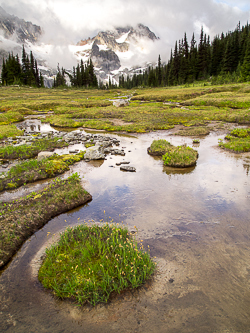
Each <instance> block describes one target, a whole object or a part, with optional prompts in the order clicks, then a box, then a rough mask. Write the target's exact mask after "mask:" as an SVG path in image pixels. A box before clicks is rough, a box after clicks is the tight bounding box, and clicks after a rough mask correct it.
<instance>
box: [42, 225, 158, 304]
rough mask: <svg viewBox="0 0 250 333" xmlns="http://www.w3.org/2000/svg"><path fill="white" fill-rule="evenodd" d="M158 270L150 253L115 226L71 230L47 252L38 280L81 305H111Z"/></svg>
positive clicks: (126, 231) (54, 291) (81, 226)
mask: <svg viewBox="0 0 250 333" xmlns="http://www.w3.org/2000/svg"><path fill="white" fill-rule="evenodd" d="M154 270H155V263H154V262H153V261H152V260H151V259H150V256H149V253H148V252H144V251H143V245H138V244H137V242H136V241H135V240H134V239H132V237H131V234H130V233H129V232H128V230H127V229H125V228H121V227H117V226H115V225H110V224H106V225H104V226H98V225H92V226H87V225H80V226H78V227H76V228H74V229H73V228H68V229H67V230H66V231H65V232H64V233H63V234H62V235H61V238H60V240H59V242H58V244H56V245H54V246H52V247H51V248H50V249H48V250H47V251H46V258H45V260H44V262H43V264H42V266H41V268H40V270H39V275H38V278H39V280H40V282H41V283H42V284H43V286H44V287H45V288H48V289H52V290H53V293H54V294H55V295H56V296H58V297H60V298H62V299H65V298H73V299H75V300H76V301H77V302H78V303H79V304H83V303H85V302H88V303H90V304H92V305H94V306H95V305H96V304H97V303H99V302H107V301H108V299H109V298H110V295H111V293H120V292H121V291H122V290H124V289H127V288H137V287H139V286H141V285H142V284H143V283H144V282H145V280H147V279H148V278H149V277H150V276H151V275H152V274H153V272H154Z"/></svg>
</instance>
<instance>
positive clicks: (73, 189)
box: [0, 174, 92, 268]
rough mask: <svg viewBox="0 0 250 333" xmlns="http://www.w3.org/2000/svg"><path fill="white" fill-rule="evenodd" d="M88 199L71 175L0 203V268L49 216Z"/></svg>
mask: <svg viewBox="0 0 250 333" xmlns="http://www.w3.org/2000/svg"><path fill="white" fill-rule="evenodd" d="M91 199H92V197H91V195H90V194H89V193H88V192H87V191H85V190H84V189H83V188H82V186H81V180H80V177H79V176H78V175H77V174H73V175H72V176H70V177H69V178H68V179H64V180H60V179H56V180H55V181H54V182H53V183H52V184H51V185H49V186H48V187H47V188H45V189H44V190H43V191H41V192H38V193H36V192H32V193H31V194H29V195H27V196H26V197H23V198H20V199H18V200H14V201H11V202H6V203H5V202H0V268H1V267H2V266H4V265H5V264H6V263H7V262H8V261H9V260H10V259H11V257H12V256H13V255H14V254H15V253H16V251H17V250H18V249H19V248H20V247H21V245H22V244H23V242H24V241H25V240H26V239H28V238H29V237H30V236H31V235H32V234H33V233H34V232H35V231H37V230H38V229H39V228H41V227H42V226H43V225H44V224H45V223H47V222H48V221H49V220H50V219H51V218H52V217H54V216H56V215H59V214H61V213H64V212H67V211H69V210H70V209H73V208H76V207H79V206H80V205H83V204H85V203H86V202H88V201H90V200H91ZM45 207H46V209H45Z"/></svg>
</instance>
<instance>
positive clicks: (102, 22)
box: [0, 0, 250, 67]
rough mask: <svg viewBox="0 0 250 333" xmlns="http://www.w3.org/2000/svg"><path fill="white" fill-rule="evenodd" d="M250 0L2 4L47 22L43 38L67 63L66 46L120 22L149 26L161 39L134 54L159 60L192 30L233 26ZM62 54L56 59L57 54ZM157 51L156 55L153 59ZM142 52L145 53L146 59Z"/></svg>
mask: <svg viewBox="0 0 250 333" xmlns="http://www.w3.org/2000/svg"><path fill="white" fill-rule="evenodd" d="M247 2H248V1H244V0H242V1H233V0H225V1H219V0H217V1H215V0H192V1H187V0H158V1H157V2H152V0H137V1H136V2H135V1H134V0H71V1H68V0H39V1H38V0H9V1H8V3H6V1H4V0H0V5H1V6H2V7H3V8H4V9H5V10H6V11H7V12H8V13H10V14H13V15H16V16H18V17H20V18H23V19H25V20H27V21H31V22H32V23H35V24H38V25H40V26H41V27H42V29H43V31H44V34H43V38H42V42H44V44H53V45H54V50H53V52H54V57H53V58H54V59H50V61H52V62H53V60H54V62H56V61H59V62H60V64H62V65H63V66H65V67H67V66H68V65H69V64H70V63H71V61H72V62H73V63H72V64H71V67H72V66H73V65H75V63H76V61H75V59H74V57H72V55H70V51H69V50H68V48H67V45H69V44H75V43H77V42H78V41H79V40H81V39H85V38H88V37H93V36H95V35H96V34H97V32H98V31H100V30H110V29H112V28H113V27H117V26H127V25H133V26H134V25H136V24H138V23H142V24H144V25H146V26H148V27H149V28H150V29H151V30H152V31H153V32H154V33H155V34H156V35H157V36H158V37H160V40H161V41H160V42H157V43H154V44H153V46H152V47H151V46H150V45H149V46H148V53H147V52H145V53H142V54H137V55H136V54H135V55H134V57H133V62H134V61H141V60H144V61H147V60H148V61H153V60H154V61H156V60H157V58H158V54H161V56H162V60H163V61H167V60H168V59H169V55H170V49H171V48H173V47H174V44H175V41H176V40H179V39H182V38H183V36H184V32H186V33H187V37H188V40H189V41H190V40H191V37H192V33H193V32H194V33H195V34H196V40H197V41H198V38H199V33H200V28H201V26H203V27H204V31H205V32H206V33H207V34H209V35H210V37H211V38H213V37H214V36H215V35H216V34H220V33H221V32H222V31H223V32H227V31H229V30H234V28H235V27H236V25H237V23H238V22H239V21H241V23H242V24H243V25H244V24H246V22H247V20H248V19H249V14H250V11H249V9H248V7H247V5H248V3H247ZM56 57H58V59H57V60H55V58H56ZM153 57H155V59H152V58H153ZM142 58H143V59H142Z"/></svg>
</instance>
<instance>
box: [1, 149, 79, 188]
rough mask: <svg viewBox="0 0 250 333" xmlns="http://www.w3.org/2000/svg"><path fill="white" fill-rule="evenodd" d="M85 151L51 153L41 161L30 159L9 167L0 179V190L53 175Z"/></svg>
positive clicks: (75, 160)
mask: <svg viewBox="0 0 250 333" xmlns="http://www.w3.org/2000/svg"><path fill="white" fill-rule="evenodd" d="M84 154H85V152H80V153H78V154H74V155H69V154H65V155H53V156H51V157H49V158H44V159H43V160H41V161H38V160H37V159H31V160H29V161H25V162H21V163H18V164H17V165H15V166H13V167H11V169H10V170H9V171H8V172H7V174H6V176H5V178H3V179H0V191H3V190H6V189H13V188H17V187H20V186H22V185H23V184H27V183H33V182H35V181H37V180H41V179H47V178H52V177H55V176H57V175H59V174H62V173H64V172H65V171H67V170H69V165H72V164H74V163H76V162H79V161H81V160H82V159H83V158H84Z"/></svg>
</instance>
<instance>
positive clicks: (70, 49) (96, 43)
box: [0, 7, 158, 86]
mask: <svg viewBox="0 0 250 333" xmlns="http://www.w3.org/2000/svg"><path fill="white" fill-rule="evenodd" d="M7 23H8V24H7ZM41 37H42V28H41V27H39V26H36V25H33V24H32V23H31V22H25V21H24V20H22V19H19V18H18V17H15V16H13V15H9V14H8V13H6V12H5V11H4V10H3V9H2V8H1V7H0V69H1V64H2V58H3V57H5V58H6V57H7V56H8V52H12V51H13V52H14V53H19V55H20V56H21V50H22V44H24V45H25V48H26V51H27V52H29V51H32V52H33V54H34V56H35V58H36V59H37V62H38V68H39V70H40V71H41V73H42V75H43V76H44V77H45V81H46V82H49V83H48V85H49V86H51V81H53V78H54V76H55V75H56V69H57V66H58V63H59V64H60V66H63V67H64V68H65V69H67V70H72V68H73V66H76V65H77V63H79V62H80V61H81V60H82V61H83V62H84V63H86V62H87V61H88V60H89V59H90V58H91V59H92V62H93V64H94V66H95V72H96V74H97V76H98V78H99V80H102V81H104V82H108V80H109V79H111V80H112V81H113V82H117V83H118V81H119V76H121V75H124V76H125V77H126V76H128V75H130V76H132V75H133V74H134V73H138V72H140V71H143V70H145V68H146V67H147V65H146V64H145V62H146V61H148V60H151V59H149V58H148V57H149V55H150V52H152V50H154V49H155V48H156V47H155V42H157V40H158V38H157V37H156V36H155V34H154V33H153V32H152V31H151V30H150V29H149V28H148V27H146V26H144V25H142V24H138V25H137V26H136V27H131V26H127V27H118V28H114V29H113V30H110V31H100V32H99V33H98V34H97V35H96V36H95V37H93V38H88V39H85V40H81V41H80V42H78V43H77V44H76V45H73V44H69V45H56V44H54V43H51V44H45V43H43V42H42V39H41ZM39 38H40V39H39ZM141 65H143V67H141Z"/></svg>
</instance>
